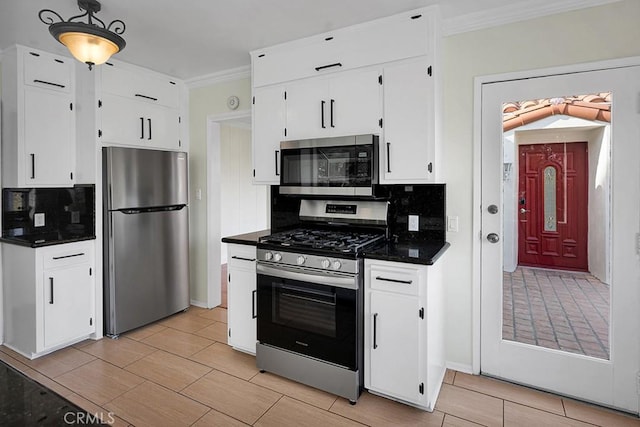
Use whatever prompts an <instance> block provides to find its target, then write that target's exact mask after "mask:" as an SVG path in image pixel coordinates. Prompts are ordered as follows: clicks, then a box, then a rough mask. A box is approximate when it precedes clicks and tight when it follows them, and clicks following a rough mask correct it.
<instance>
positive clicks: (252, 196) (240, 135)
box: [220, 124, 269, 264]
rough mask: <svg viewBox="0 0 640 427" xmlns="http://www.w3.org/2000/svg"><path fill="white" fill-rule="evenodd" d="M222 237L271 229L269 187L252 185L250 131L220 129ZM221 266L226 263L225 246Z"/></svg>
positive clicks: (228, 126)
mask: <svg viewBox="0 0 640 427" xmlns="http://www.w3.org/2000/svg"><path fill="white" fill-rule="evenodd" d="M220 160H221V161H220V200H221V204H220V206H221V208H222V209H221V225H220V230H221V235H222V236H223V237H224V236H233V235H237V234H242V233H249V232H253V231H258V230H264V229H266V228H269V226H268V225H267V218H268V217H269V212H268V206H269V204H268V187H267V186H266V185H253V182H252V181H253V174H252V171H253V161H252V156H251V129H249V128H240V127H237V126H234V125H224V124H223V125H222V126H221V127H220ZM220 254H221V257H220V258H221V259H220V260H221V263H222V264H225V263H226V262H227V245H226V244H222V248H221V252H220Z"/></svg>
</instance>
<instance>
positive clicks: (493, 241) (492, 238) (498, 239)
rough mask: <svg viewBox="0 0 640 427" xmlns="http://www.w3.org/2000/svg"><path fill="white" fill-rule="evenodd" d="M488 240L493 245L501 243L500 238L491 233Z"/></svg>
mask: <svg viewBox="0 0 640 427" xmlns="http://www.w3.org/2000/svg"><path fill="white" fill-rule="evenodd" d="M487 240H488V241H490V242H491V243H498V242H499V241H500V236H498V235H497V234H496V233H489V234H487Z"/></svg>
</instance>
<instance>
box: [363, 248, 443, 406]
mask: <svg viewBox="0 0 640 427" xmlns="http://www.w3.org/2000/svg"><path fill="white" fill-rule="evenodd" d="M439 271H440V268H439V266H436V265H433V266H425V265H419V264H405V263H398V262H389V261H379V260H368V259H367V260H365V314H364V316H365V321H364V325H365V336H364V337H365V338H364V346H365V350H364V359H365V375H364V376H365V380H364V381H365V388H367V389H368V390H369V391H371V392H373V393H376V394H380V395H382V396H385V397H388V398H391V399H394V400H398V401H400V402H404V403H407V404H409V405H412V406H416V407H419V408H421V409H424V410H427V411H432V410H433V408H434V407H435V401H436V398H437V396H438V392H439V390H440V386H441V384H442V380H443V378H444V372H445V368H444V342H443V331H442V328H443V324H442V284H441V280H440V276H439Z"/></svg>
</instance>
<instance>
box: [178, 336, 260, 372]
mask: <svg viewBox="0 0 640 427" xmlns="http://www.w3.org/2000/svg"><path fill="white" fill-rule="evenodd" d="M190 359H191V360H195V361H196V362H199V363H202V364H204V365H207V366H210V367H212V368H215V369H217V370H219V371H223V372H226V373H227V374H231V375H233V376H236V377H239V378H242V379H244V380H249V379H251V378H252V377H253V376H254V375H256V374H257V373H258V372H259V370H258V368H257V367H256V358H255V356H251V355H250V354H247V353H242V352H240V351H237V350H234V349H233V348H231V347H229V346H228V345H226V344H222V343H219V342H216V343H214V344H213V345H210V346H209V347H207V348H205V349H204V350H202V351H199V352H197V353H196V354H194V355H193V356H191V357H190Z"/></svg>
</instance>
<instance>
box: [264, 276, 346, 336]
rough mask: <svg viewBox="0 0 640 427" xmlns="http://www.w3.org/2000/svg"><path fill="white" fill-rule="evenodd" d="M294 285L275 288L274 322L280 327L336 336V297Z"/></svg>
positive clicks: (329, 293)
mask: <svg viewBox="0 0 640 427" xmlns="http://www.w3.org/2000/svg"><path fill="white" fill-rule="evenodd" d="M332 289H333V288H330V287H328V290H314V289H305V288H302V287H298V286H293V285H281V286H278V287H276V288H275V293H274V299H273V305H274V313H273V321H274V322H275V323H277V324H279V325H282V326H286V327H290V328H296V329H301V330H305V331H310V332H313V333H316V334H320V335H324V336H327V337H331V338H335V337H336V294H335V292H332V291H331V290H332Z"/></svg>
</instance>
